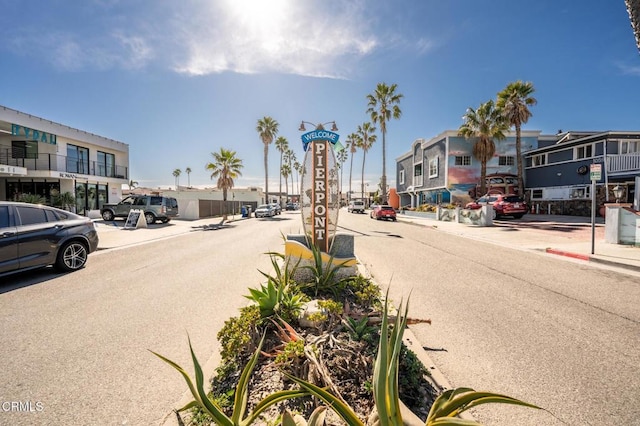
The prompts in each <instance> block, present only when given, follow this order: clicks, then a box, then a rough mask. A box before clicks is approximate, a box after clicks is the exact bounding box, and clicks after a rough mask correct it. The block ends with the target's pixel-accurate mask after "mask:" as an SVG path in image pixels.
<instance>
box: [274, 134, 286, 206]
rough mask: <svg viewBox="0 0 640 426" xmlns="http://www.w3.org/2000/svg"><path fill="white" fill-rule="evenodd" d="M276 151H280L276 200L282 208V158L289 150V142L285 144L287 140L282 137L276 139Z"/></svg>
mask: <svg viewBox="0 0 640 426" xmlns="http://www.w3.org/2000/svg"><path fill="white" fill-rule="evenodd" d="M276 149H277V150H278V151H280V169H279V170H280V188H279V189H278V191H279V195H278V200H279V202H280V206H281V207H282V157H283V156H284V153H285V152H286V151H287V150H288V149H289V142H287V138H285V137H284V136H279V137H278V139H276ZM287 193H288V191H287Z"/></svg>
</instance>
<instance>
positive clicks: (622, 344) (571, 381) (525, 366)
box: [340, 214, 640, 426]
mask: <svg viewBox="0 0 640 426" xmlns="http://www.w3.org/2000/svg"><path fill="white" fill-rule="evenodd" d="M340 226H341V227H342V228H343V230H345V231H348V232H352V233H353V234H354V235H355V250H356V253H357V255H358V257H359V259H360V260H361V261H362V262H363V263H364V264H365V265H366V267H367V269H368V270H369V271H370V273H371V274H372V275H373V277H374V279H375V280H376V281H377V282H378V283H380V284H381V285H382V286H383V288H386V287H387V286H390V295H391V297H392V298H393V300H395V301H396V302H399V301H400V299H401V298H404V299H405V300H406V298H407V297H408V296H409V295H410V311H409V312H410V316H413V317H417V318H431V319H432V321H433V324H432V325H425V324H420V325H415V326H411V330H412V332H413V333H414V335H415V336H416V337H417V339H418V340H419V342H421V344H422V345H424V346H425V347H426V349H427V352H428V354H429V356H430V358H431V359H432V360H433V362H434V363H435V365H436V366H437V368H438V369H439V370H440V371H441V372H442V373H443V374H444V376H445V377H447V379H448V380H449V381H450V382H451V384H452V385H453V386H454V387H459V386H469V387H472V388H475V389H477V390H488V391H494V392H499V393H504V394H507V395H510V396H514V397H517V398H520V399H523V400H526V401H528V402H531V403H534V404H537V405H539V406H541V407H544V408H546V409H547V410H549V412H545V411H537V410H531V409H525V408H520V407H510V406H505V405H495V406H491V407H487V408H481V409H478V410H477V411H475V412H474V416H475V417H476V419H477V420H478V421H480V422H482V423H483V424H485V425H489V426H493V425H514V424H516V425H525V426H528V425H541V424H544V425H599V426H600V425H623V424H624V425H631V424H638V419H639V418H640V406H638V404H637V400H638V397H640V309H639V306H640V285H639V283H638V279H637V277H633V276H630V275H624V274H620V273H617V272H613V271H608V270H603V269H596V268H592V267H589V266H586V265H584V264H577V263H575V262H570V261H566V260H564V259H558V258H556V257H551V256H550V255H544V254H542V253H534V252H524V251H514V250H512V249H508V248H503V247H500V246H496V245H493V244H489V243H484V242H479V241H475V240H469V239H464V238H460V237H458V236H454V235H450V234H447V233H444V232H441V231H438V230H434V229H433V228H427V227H418V226H416V225H412V224H407V223H401V222H397V223H392V222H378V221H374V220H371V219H369V218H368V217H367V216H365V215H350V214H342V215H341V216H340Z"/></svg>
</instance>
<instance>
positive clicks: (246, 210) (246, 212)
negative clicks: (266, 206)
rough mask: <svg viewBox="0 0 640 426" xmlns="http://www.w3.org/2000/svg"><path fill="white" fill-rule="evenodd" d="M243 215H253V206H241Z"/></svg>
mask: <svg viewBox="0 0 640 426" xmlns="http://www.w3.org/2000/svg"><path fill="white" fill-rule="evenodd" d="M240 211H241V213H242V217H251V206H242V207H241V208H240Z"/></svg>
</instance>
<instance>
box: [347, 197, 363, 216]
mask: <svg viewBox="0 0 640 426" xmlns="http://www.w3.org/2000/svg"><path fill="white" fill-rule="evenodd" d="M347 211H348V212H349V213H364V201H360V200H354V201H350V202H349V206H348V207H347Z"/></svg>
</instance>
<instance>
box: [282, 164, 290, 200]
mask: <svg viewBox="0 0 640 426" xmlns="http://www.w3.org/2000/svg"><path fill="white" fill-rule="evenodd" d="M280 174H281V175H282V177H283V178H284V186H285V191H286V192H287V196H286V197H285V201H287V202H288V201H289V175H290V174H291V166H289V165H288V164H287V163H285V164H283V165H282V167H281V168H280Z"/></svg>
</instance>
